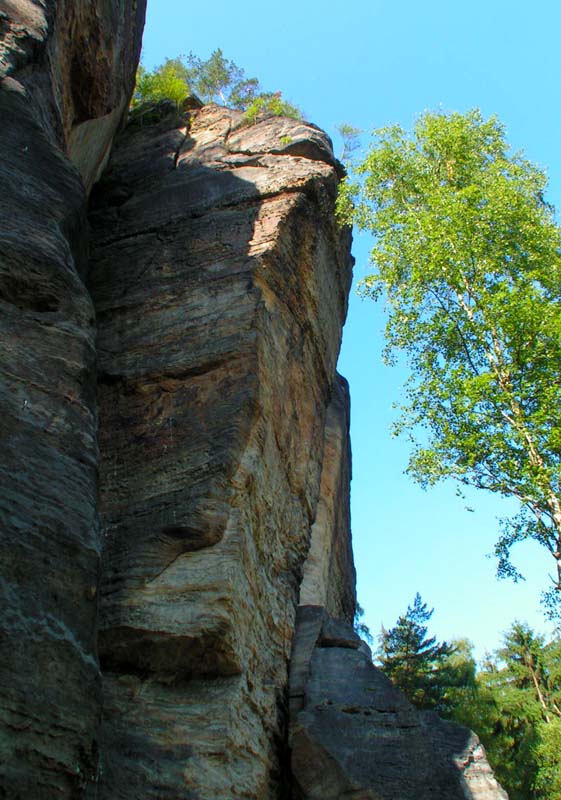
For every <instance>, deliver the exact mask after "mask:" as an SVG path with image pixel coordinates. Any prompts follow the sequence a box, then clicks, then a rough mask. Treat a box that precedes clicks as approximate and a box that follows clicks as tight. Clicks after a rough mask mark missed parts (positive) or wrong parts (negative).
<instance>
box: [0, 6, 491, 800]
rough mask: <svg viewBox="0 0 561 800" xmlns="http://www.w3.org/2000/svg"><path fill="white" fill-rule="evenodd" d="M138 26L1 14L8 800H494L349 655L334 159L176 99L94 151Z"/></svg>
mask: <svg viewBox="0 0 561 800" xmlns="http://www.w3.org/2000/svg"><path fill="white" fill-rule="evenodd" d="M143 19H144V5H143V3H142V2H141V0H120V2H116V0H104V2H100V0H73V2H70V0H59V1H58V2H56V1H55V0H41V1H40V2H39V1H38V0H3V1H2V2H0V35H1V37H2V42H1V44H0V81H1V85H0V114H1V119H2V125H0V180H1V185H2V193H1V194H0V256H1V258H0V325H1V332H0V337H1V340H2V348H0V375H1V376H2V385H1V388H0V403H1V411H2V413H1V415H0V437H1V441H2V455H3V458H2V460H1V463H0V470H1V476H0V481H1V486H2V491H1V493H0V520H1V539H0V542H1V545H0V546H1V548H2V549H1V552H0V558H1V560H0V565H1V587H2V599H3V606H2V617H1V628H0V629H1V633H2V639H1V641H2V660H1V662H0V705H1V707H2V717H1V721H0V797H3V798H6V799H7V800H16V799H20V800H51V798H52V800H54V799H55V798H57V800H58V799H59V798H62V800H74V799H75V798H79V799H80V800H94V798H95V799H96V800H168V799H169V800H178V799H179V798H185V800H187V799H188V798H191V800H220V799H222V800H229V798H232V800H234V799H235V798H240V799H241V798H244V800H251V799H253V800H278V799H279V798H289V797H291V796H294V797H295V798H308V797H310V798H312V797H325V798H328V797H343V796H344V797H349V798H350V797H355V798H359V797H364V798H365V797H376V798H382V800H386V799H387V800H390V798H392V800H393V798H394V797H397V796H399V797H400V800H409V798H411V800H413V798H415V800H419V799H421V800H422V798H423V797H425V796H426V797H428V796H429V793H428V789H427V788H426V787H427V786H429V785H430V786H433V785H434V786H437V785H438V786H440V783H439V781H441V777H440V776H444V777H442V780H443V781H449V785H450V786H453V787H454V788H453V789H450V794H449V795H448V796H449V797H450V798H451V800H453V798H454V797H456V796H458V797H459V796H465V797H472V798H477V800H483V797H484V796H485V795H484V794H483V793H481V792H480V793H477V792H476V791H475V790H474V789H473V787H474V786H475V785H476V784H477V782H478V781H479V784H480V785H481V786H483V785H485V786H487V787H488V788H489V787H490V789H489V793H488V795H487V796H485V797H486V800H487V798H488V800H491V798H493V799H494V798H500V797H502V795H501V794H500V792H499V790H498V789H497V790H496V791H495V789H494V785H493V782H492V777H490V776H489V773H488V771H487V768H486V762H485V761H484V760H482V753H481V751H480V750H478V745H477V743H476V741H475V740H473V739H470V738H469V737H468V735H467V733H465V732H463V731H460V729H457V728H455V727H454V728H450V727H448V726H447V725H446V724H445V723H441V722H439V721H438V720H434V719H432V718H420V717H419V716H418V715H417V714H416V712H414V710H413V709H412V708H411V707H410V706H409V704H407V702H406V701H405V700H404V699H403V698H401V696H400V695H399V693H397V692H396V691H395V690H394V689H392V688H391V687H390V686H389V685H388V682H387V681H386V680H385V679H384V678H383V676H381V675H380V673H378V672H377V671H376V670H375V669H374V668H373V667H372V666H371V665H370V663H369V662H368V658H367V654H366V653H365V651H364V646H363V645H361V644H360V642H359V640H358V639H357V637H356V636H355V635H354V634H353V633H352V629H351V628H349V624H350V623H352V620H353V616H354V611H355V588H354V566H353V559H352V549H351V542H350V518H349V481H350V447H349V438H348V428H349V399H348V388H347V386H346V382H345V381H344V379H342V378H340V377H339V376H337V375H336V372H335V367H336V362H337V356H338V352H339V345H340V338H341V328H342V324H343V321H344V318H345V314H346V307H347V294H348V290H349V285H350V277H351V266H352V259H351V256H350V250H349V245H350V234H349V232H348V231H346V230H341V229H340V228H339V227H338V226H337V224H336V222H335V219H334V201H335V196H336V190H337V184H338V180H339V178H340V175H341V170H340V166H339V165H338V163H337V162H336V160H335V159H334V157H333V152H332V149H331V143H330V141H329V139H328V137H327V136H326V135H325V134H324V133H323V132H322V131H320V130H318V129H317V128H315V127H314V126H313V125H310V124H308V123H304V122H299V121H295V120H290V119H280V118H274V117H267V116H265V117H262V118H260V119H258V121H257V124H252V125H247V124H246V121H245V119H244V117H243V114H242V113H240V112H236V111H228V110H227V109H224V108H220V107H218V106H214V105H209V106H204V107H201V105H200V104H199V103H197V102H196V101H195V100H194V99H192V101H191V103H190V105H189V109H190V110H189V111H186V112H185V113H181V114H180V113H178V111H177V109H176V108H175V107H174V106H173V105H170V104H169V103H166V102H163V103H162V104H160V105H159V106H158V107H157V108H153V109H151V111H150V113H149V114H144V113H140V114H137V115H136V116H134V118H133V119H132V120H131V121H130V123H129V125H128V126H127V127H126V129H125V130H123V131H121V132H120V133H119V135H118V136H117V138H116V144H115V146H114V148H113V149H111V148H112V144H113V141H114V139H115V136H116V134H117V132H118V130H119V129H120V128H121V125H122V122H123V119H124V116H125V112H126V108H127V104H128V100H129V97H130V94H131V91H132V85H133V81H134V72H135V69H136V64H137V61H138V56H139V50H140V36H141V30H142V25H143ZM110 155H111V157H110V159H109V156H110ZM102 173H103V174H102ZM100 178H101V179H100ZM92 187H93V188H92ZM90 193H91V194H90ZM88 196H90V199H91V202H90V208H89V211H90V214H89V222H88V221H87V219H86V211H87V198H88ZM90 229H91V236H90ZM299 602H300V603H302V604H305V606H306V607H305V608H304V609H303V610H301V611H300V612H299V614H300V619H301V621H300V623H299V625H298V626H297V625H296V615H297V608H298V603H299ZM308 606H313V608H311V609H310V608H309V607H308ZM333 617H337V618H339V619H338V620H333V619H332V618H333ZM295 630H296V631H297V635H296V639H295V640H294V646H293V639H294V633H295ZM291 650H292V667H291V675H292V678H291V688H290V698H291V699H290V707H291V709H292V723H291V724H290V725H289V713H290V711H289V680H288V664H289V659H290V654H291ZM359 674H360V676H362V677H361V680H360V681H359V680H358V676H359ZM355 678H356V679H357V680H355ZM362 678H364V680H362ZM345 692H347V694H348V696H347V694H345ZM372 692H374V694H372ZM349 693H350V694H349ZM372 698H374V700H373V701H372ZM371 701H372V702H371ZM353 709H355V710H353ZM384 714H385V716H384ZM390 718H391V720H393V722H392V723H391V725H389V724H387V723H386V722H384V720H386V721H387V720H390ZM342 720H343V721H344V722H342ZM325 721H327V723H328V727H329V726H331V725H333V726H334V727H333V731H341V732H344V734H345V736H347V735H348V736H349V742H352V743H353V748H354V751H355V752H356V758H355V757H354V756H353V757H351V756H349V754H348V747H347V750H345V751H344V752H343V751H341V750H338V749H337V747H335V745H334V743H333V741H332V739H333V736H332V735H331V734H332V733H333V731H331V734H329V735H328V734H326V731H325V724H324V723H325ZM350 723H352V724H350ZM392 725H393V727H392ZM289 727H290V731H291V735H290V747H291V748H292V750H291V752H290V749H289V737H288V732H289ZM423 731H424V732H425V735H424V738H423V734H422V732H423ZM328 733H329V732H328ZM330 737H331V738H330ZM390 741H391V744H392V747H391V748H390V749H391V753H390V749H388V743H390ZM340 744H341V743H340V742H339V744H338V746H339V745H340ZM400 748H402V749H400ZM452 751H453V752H454V755H452ZM412 753H416V754H417V756H418V757H419V758H421V761H422V760H423V758H425V756H426V758H430V759H432V761H428V762H427V763H425V764H424V766H423V767H422V766H421V765H420V762H419V761H418V760H417V761H415V760H414V759H413V760H412V761H408V758H409V756H410V755H411V754H412ZM291 758H292V768H291V766H290V764H291ZM392 759H393V760H394V761H395V762H396V763H399V764H401V765H406V768H405V767H404V769H403V770H402V773H405V774H409V778H407V781H406V782H405V783H403V782H402V784H401V786H402V788H401V789H399V791H401V794H399V792H398V790H397V789H396V786H398V784H397V783H395V781H394V783H392V780H393V778H392V777H391V774H393V773H391V768H390V767H391V764H390V762H391V760H392ZM366 763H367V767H366V766H364V765H365V764H366ZM388 764H390V766H388ZM466 764H467V766H466ZM407 770H408V773H407ZM390 773H391V774H390ZM292 776H294V781H293V777H292ZM388 776H389V777H388ZM318 781H319V783H318ZM426 781H429V783H428V784H426ZM430 781H432V783H430ZM454 781H455V783H454ZM425 784H426V785H425ZM443 785H444V784H443ZM446 785H448V784H446ZM318 786H319V787H320V788H319V789H318ZM458 786H463V787H464V795H460V794H458V791H457V787H458ZM403 787H405V788H403ZM423 787H424V788H423ZM465 787H468V788H465ZM478 791H479V789H478ZM318 792H319V794H318ZM322 792H323V794H322ZM391 792H393V794H392V793H391ZM396 792H398V794H396ZM407 792H409V793H407ZM415 792H418V793H417V794H415ZM422 792H425V794H423V793H422ZM470 792H471V794H470ZM430 796H431V797H433V796H434V797H435V798H439V797H440V796H442V797H444V795H443V794H442V793H441V795H438V794H434V795H430Z"/></svg>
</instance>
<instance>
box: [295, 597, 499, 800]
mask: <svg viewBox="0 0 561 800" xmlns="http://www.w3.org/2000/svg"><path fill="white" fill-rule="evenodd" d="M290 711H291V734H290V740H291V751H292V772H293V780H294V795H293V796H294V797H295V798H297V800H339V798H342V797H345V798H355V799H356V800H367V799H369V800H508V798H507V796H506V794H505V792H504V791H503V790H502V789H501V787H500V786H499V785H498V783H497V782H496V780H495V778H494V777H493V774H492V772H491V769H490V767H489V764H488V762H487V759H486V757H485V751H484V750H483V747H482V746H481V744H480V742H479V740H478V739H477V737H476V736H475V734H473V733H472V732H471V731H469V730H467V728H462V727H461V726H459V725H455V724H453V723H450V722H444V721H442V720H440V719H438V717H437V716H436V715H435V714H432V713H427V712H425V713H420V712H418V711H417V710H416V709H415V708H414V707H413V706H412V705H411V704H410V703H409V702H408V700H406V698H405V697H404V695H402V694H401V692H400V691H398V690H397V689H396V688H395V687H394V686H393V685H392V683H391V681H390V680H389V679H388V678H386V676H385V675H383V674H382V672H380V670H379V669H377V668H376V667H374V666H373V664H372V660H371V656H370V651H369V649H368V647H367V646H366V645H365V644H364V642H361V640H360V639H359V638H358V637H357V635H356V634H355V633H354V631H353V630H352V628H351V627H350V626H349V625H347V624H345V623H343V622H342V621H337V620H333V619H332V618H330V617H329V616H328V614H327V613H326V612H325V610H324V609H323V608H321V607H318V606H301V607H300V608H299V609H298V617H297V625H296V633H295V639H294V647H293V651H292V658H291V665H290Z"/></svg>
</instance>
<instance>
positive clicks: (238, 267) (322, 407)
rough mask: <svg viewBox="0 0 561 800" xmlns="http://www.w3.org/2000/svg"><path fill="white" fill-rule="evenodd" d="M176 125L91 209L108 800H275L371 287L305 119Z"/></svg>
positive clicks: (126, 167)
mask: <svg viewBox="0 0 561 800" xmlns="http://www.w3.org/2000/svg"><path fill="white" fill-rule="evenodd" d="M162 114H163V118H162V119H161V120H160V121H157V122H156V123H154V124H151V125H140V124H138V125H132V126H130V127H129V128H128V129H127V130H126V131H125V133H124V134H123V136H122V137H121V139H120V141H119V143H118V145H117V147H116V150H115V152H114V155H113V157H112V160H111V164H110V166H109V169H108V171H107V173H106V175H105V177H104V179H103V180H102V182H101V183H100V184H99V186H98V187H97V188H96V193H95V198H94V203H95V211H94V213H92V216H91V222H92V231H93V243H94V248H93V259H92V267H91V273H90V280H89V287H90V290H91V294H92V298H93V300H94V303H95V308H96V314H97V319H98V357H99V370H100V371H99V381H100V387H99V415H100V439H99V441H100V449H101V473H100V491H101V512H102V520H103V532H104V568H103V582H102V599H101V613H100V631H99V649H100V658H101V663H102V667H103V670H104V694H105V697H106V713H105V722H104V751H103V752H104V755H103V759H104V778H103V788H102V795H101V796H102V797H107V798H117V797H118V798H131V799H132V798H137V797H139V796H140V793H141V792H142V797H144V798H154V799H155V798H164V797H170V798H172V797H173V798H176V797H178V796H182V797H183V796H184V797H191V796H192V797H196V798H200V800H216V799H217V798H238V797H239V798H242V797H243V798H256V799H257V798H260V799H261V798H266V797H276V796H277V795H278V792H279V790H280V786H281V784H282V781H283V777H282V775H281V768H280V767H281V765H280V762H279V747H278V741H279V740H280V739H281V738H282V731H283V726H284V725H285V722H286V720H285V715H286V698H285V696H284V687H285V686H286V670H287V661H288V657H289V653H290V646H291V639H292V632H293V626H294V616H295V611H296V605H297V598H298V589H299V583H300V576H301V571H302V566H303V562H304V559H305V557H306V554H307V551H308V546H309V541H310V528H311V525H312V523H313V522H314V518H315V517H316V508H317V503H318V496H319V492H320V476H321V471H322V462H323V460H324V459H323V451H324V428H325V419H326V412H327V408H328V405H329V402H330V399H331V396H332V391H333V387H334V385H335V383H334V379H335V364H336V360H337V355H338V351H339V344H340V337H341V326H342V323H343V320H344V317H345V313H346V303H347V293H348V289H349V284H350V277H351V259H350V256H349V241H348V234H347V233H345V232H341V231H340V230H339V229H338V228H337V226H336V224H335V222H334V216H333V207H334V200H335V194H336V187H337V182H338V175H337V165H336V163H335V161H334V159H333V155H332V152H331V147H330V143H329V141H328V139H327V137H326V136H325V135H324V134H322V133H321V132H320V131H318V130H317V129H315V128H313V127H310V126H307V125H305V124H303V123H300V122H296V121H294V120H285V119H276V118H273V119H265V120H263V121H261V122H260V123H258V124H256V125H254V126H251V127H247V126H245V125H244V121H243V115H242V114H241V113H239V112H233V111H228V110H226V109H223V108H220V107H218V106H206V107H204V108H202V109H200V110H199V111H194V112H193V113H192V114H191V116H190V118H189V119H187V118H186V117H182V116H177V114H176V113H173V112H172V113H166V108H165V106H164V107H163V109H162ZM335 392H336V394H335V397H336V398H337V399H336V401H335V402H336V403H339V405H341V404H342V402H343V401H342V400H341V397H340V395H341V394H342V393H343V390H342V388H341V387H340V386H339V385H338V384H337V386H336V388H335ZM344 427H345V432H346V423H345V426H344ZM339 433H341V431H339ZM340 447H341V448H342V449H343V450H345V448H346V447H347V445H346V441H345V443H344V444H343V443H341V444H340ZM346 522H347V525H348V512H347V519H346ZM348 546H349V545H348V537H347V541H346V544H345V547H346V548H347V549H346V550H345V551H344V554H343V556H341V559H342V560H344V558H346V559H347V561H348V560H349V559H350V558H351V557H350V554H349V552H348ZM337 559H339V556H334V557H333V560H334V561H337ZM341 559H339V560H341ZM344 568H345V569H346V570H347V573H349V572H352V559H351V560H350V562H349V563H345V567H344ZM337 569H338V566H335V567H333V571H334V572H336V571H337ZM353 592H354V587H353V586H350V587H346V589H345V592H344V600H343V601H342V602H343V606H344V608H345V611H346V613H348V614H350V615H352V613H353V612H354V596H353ZM336 605H337V607H338V608H339V607H341V604H340V603H339V604H337V603H336ZM141 787H142V788H141Z"/></svg>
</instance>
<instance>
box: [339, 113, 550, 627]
mask: <svg viewBox="0 0 561 800" xmlns="http://www.w3.org/2000/svg"><path fill="white" fill-rule="evenodd" d="M545 187H546V177H545V174H544V173H543V172H542V171H541V170H540V169H538V168H537V167H535V166H534V165H532V164H531V163H530V162H528V161H527V160H525V159H524V158H523V157H522V156H521V155H520V154H510V153H509V152H508V146H507V144H506V142H505V136H504V130H503V127H502V126H501V124H500V123H499V122H498V120H497V119H496V118H495V117H492V118H491V119H489V120H484V119H483V118H482V116H481V114H480V113H479V111H471V112H469V113H467V114H457V113H455V114H450V115H446V114H444V113H436V114H434V113H426V114H424V115H423V116H422V117H421V118H420V119H419V121H418V123H417V125H416V126H415V129H414V131H413V134H412V135H408V134H407V133H406V132H405V131H404V130H403V129H402V128H400V127H399V126H393V127H389V128H384V129H382V130H380V131H377V132H376V133H375V134H374V139H373V143H372V146H371V149H370V151H369V153H368V155H367V156H366V158H365V159H364V160H363V161H362V162H361V163H358V164H355V165H354V168H353V177H352V178H351V179H349V180H348V181H347V183H346V184H345V185H344V187H343V190H342V193H341V196H340V199H339V214H340V217H341V219H342V220H343V221H344V222H347V223H352V222H355V223H356V224H357V225H358V226H359V227H360V228H362V229H364V230H368V231H371V232H372V233H373V234H374V236H375V245H374V248H373V250H372V254H371V259H372V266H373V267H374V272H373V273H372V274H371V275H370V276H368V277H367V278H366V279H365V280H364V281H363V283H362V293H363V294H364V295H368V296H371V297H373V298H375V299H376V298H378V297H380V295H381V294H384V296H385V297H386V301H387V306H388V310H389V317H388V323H387V328H386V341H387V346H386V350H385V357H386V359H387V361H388V362H389V363H393V361H394V359H395V354H396V352H403V353H405V355H406V357H407V360H408V363H409V365H410V367H411V376H410V378H409V380H408V382H407V384H406V398H407V402H406V403H405V404H404V405H403V406H402V409H401V411H402V416H401V419H400V421H399V422H398V424H397V426H396V432H397V433H400V432H403V431H407V432H408V433H409V435H410V436H411V438H413V433H414V434H415V436H416V439H414V441H416V444H415V448H414V451H413V454H412V457H411V460H410V464H409V468H408V472H409V473H410V474H411V475H412V476H413V478H414V479H415V480H417V481H418V482H420V483H421V485H423V486H427V485H430V484H433V483H435V482H436V481H438V480H440V479H443V478H448V477H452V478H455V479H456V480H458V481H459V482H460V483H463V484H466V485H468V484H469V485H473V486H476V487H478V488H482V489H488V490H490V491H492V492H497V493H499V494H500V495H504V496H506V497H514V498H516V499H517V500H518V501H519V503H520V513H519V514H518V516H516V517H515V518H514V519H512V520H510V521H507V522H505V524H504V526H503V528H502V532H501V535H500V538H499V540H498V542H497V545H496V555H497V556H498V572H499V574H500V575H503V576H510V577H513V578H515V579H517V578H518V577H521V576H520V574H519V573H518V572H517V571H516V569H515V568H514V567H513V565H512V563H511V562H510V558H509V556H510V548H511V546H512V545H513V544H514V543H515V542H518V541H520V540H523V539H527V538H530V539H534V540H535V541H537V542H538V543H539V544H540V545H542V546H543V547H545V548H546V549H547V550H548V551H549V552H550V554H551V555H552V556H553V558H554V559H555V573H554V576H553V584H552V589H551V590H550V591H549V592H548V593H546V595H545V602H546V608H547V610H548V612H549V614H550V615H551V616H555V615H556V614H557V613H558V609H559V603H558V598H559V595H560V592H561V482H560V477H561V470H560V466H561V381H560V377H561V313H560V309H561V307H560V300H561V254H560V248H561V235H560V230H559V227H558V226H557V224H556V223H555V220H554V215H553V210H552V208H551V207H550V206H549V205H548V204H547V203H546V202H545V201H544V199H543V193H544V190H545Z"/></svg>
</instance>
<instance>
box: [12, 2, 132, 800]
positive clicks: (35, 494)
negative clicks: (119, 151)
mask: <svg viewBox="0 0 561 800" xmlns="http://www.w3.org/2000/svg"><path fill="white" fill-rule="evenodd" d="M144 5H145V3H143V2H141V1H140V0H138V1H135V0H126V1H125V2H104V3H99V2H94V1H93V0H72V2H70V1H68V2H62V1H61V2H55V0H44V1H43V2H32V0H6V1H5V2H3V3H0V36H1V40H0V120H1V122H0V186H1V191H0V341H1V346H0V376H1V377H0V381H1V384H0V439H1V448H0V450H1V453H2V459H1V463H0V486H1V487H2V491H1V495H0V571H1V581H0V586H1V597H2V599H1V608H2V612H1V613H2V617H1V646H2V657H1V659H0V706H1V708H2V714H1V716H0V719H1V721H0V794H1V795H2V797H6V798H20V797H21V798H33V799H34V800H41V799H42V798H48V799H50V798H54V797H57V798H70V797H72V798H75V797H82V796H83V793H84V792H85V791H86V787H87V786H88V784H90V783H91V781H95V779H96V774H97V766H98V760H97V746H96V729H97V725H98V721H99V714H100V694H99V688H100V682H99V669H98V664H97V658H96V605H97V600H96V596H97V586H98V581H99V553H100V537H99V526H98V520H97V499H96V491H97V485H96V484H97V481H96V471H97V460H98V450H97V442H96V427H97V425H96V408H95V391H96V389H95V386H96V371H95V349H94V340H95V328H94V311H93V306H92V303H91V301H90V298H89V295H88V292H87V291H86V289H85V287H84V283H83V280H84V277H85V273H86V270H87V246H88V236H87V221H86V190H87V188H88V187H89V186H90V185H91V182H92V181H93V179H94V178H95V176H96V175H97V174H98V173H99V170H100V169H101V167H102V165H103V162H104V161H105V159H106V157H107V153H108V149H109V146H110V141H111V138H112V136H113V134H114V132H115V130H116V128H117V126H118V124H119V122H120V121H121V119H122V116H123V112H124V110H125V109H126V106H127V103H128V98H129V96H130V93H131V91H132V85H133V81H134V73H135V68H136V62H137V59H138V55H139V50H140V37H141V33H142V24H143V17H144Z"/></svg>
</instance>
